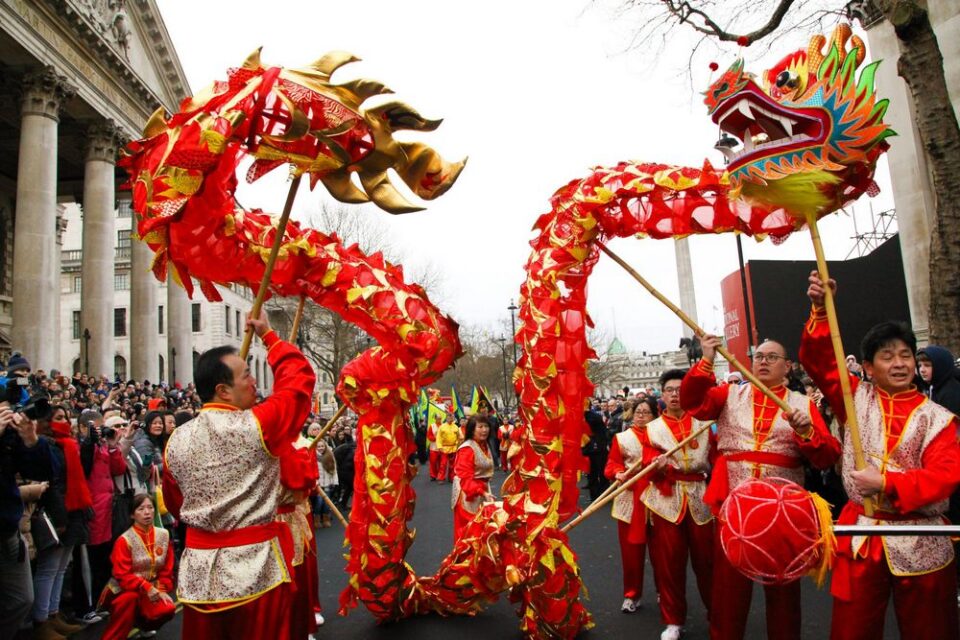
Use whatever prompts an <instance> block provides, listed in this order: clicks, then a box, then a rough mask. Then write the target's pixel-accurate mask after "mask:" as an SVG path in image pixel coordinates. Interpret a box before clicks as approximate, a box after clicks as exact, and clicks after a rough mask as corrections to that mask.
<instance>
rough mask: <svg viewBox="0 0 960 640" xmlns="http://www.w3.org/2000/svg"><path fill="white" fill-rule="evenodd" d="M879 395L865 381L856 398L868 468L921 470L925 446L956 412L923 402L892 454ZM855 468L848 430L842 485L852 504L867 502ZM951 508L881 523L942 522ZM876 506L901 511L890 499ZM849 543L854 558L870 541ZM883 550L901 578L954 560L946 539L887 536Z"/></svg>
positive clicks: (863, 520) (931, 507)
mask: <svg viewBox="0 0 960 640" xmlns="http://www.w3.org/2000/svg"><path fill="white" fill-rule="evenodd" d="M877 396H878V394H877V390H876V388H875V387H874V386H873V385H872V384H870V383H867V382H861V383H860V385H859V386H858V387H857V392H856V394H855V395H854V398H853V402H854V406H855V407H856V411H857V421H858V424H859V427H860V445H861V446H862V447H863V455H864V458H865V459H866V462H867V464H868V465H872V466H875V467H877V468H878V469H880V471H881V473H882V472H884V471H906V470H909V469H919V468H920V467H922V466H923V464H922V460H923V452H924V451H925V450H926V448H927V445H929V444H930V442H932V441H933V439H934V438H936V437H937V436H938V435H939V434H940V432H941V431H943V430H944V429H945V428H946V427H947V426H948V425H949V424H950V419H951V418H952V417H953V414H952V413H950V412H949V411H948V410H947V409H945V408H943V407H941V406H940V405H938V404H936V403H934V402H931V401H929V400H924V401H923V402H922V403H921V404H920V406H918V407H917V408H916V409H915V410H914V411H913V413H912V414H911V415H910V417H909V418H908V419H907V424H906V425H904V428H903V432H902V434H901V436H900V440H899V442H898V443H897V445H896V447H895V448H894V449H893V451H889V452H888V451H887V436H886V428H885V426H884V421H883V411H882V409H881V408H880V399H879V398H878V397H877ZM855 468H856V467H855V465H854V460H853V444H852V442H851V439H850V432H849V431H847V432H846V433H845V434H844V442H843V486H844V488H845V489H846V490H847V495H848V496H850V500H851V502H854V503H856V504H863V500H862V499H861V497H860V495H859V493H857V490H856V488H855V486H854V484H853V478H852V477H851V476H850V471H852V470H853V469H855ZM948 504H949V501H947V500H942V501H940V502H935V503H932V504H928V505H926V506H924V507H921V508H920V509H917V510H916V511H917V513H918V514H919V515H920V516H921V517H919V518H917V519H915V520H887V521H883V524H885V525H911V524H926V525H938V524H943V518H942V517H941V516H942V514H943V513H945V512H946V510H947V506H948ZM878 508H879V509H880V510H881V511H887V512H894V513H896V512H897V511H896V509H895V508H894V507H893V505H891V504H890V501H889V500H888V499H886V497H884V498H882V499H881V500H880V504H879V505H878ZM877 522H878V520H876V519H874V518H868V517H867V516H865V515H860V516H859V518H858V519H857V524H875V523H877ZM850 543H851V546H852V548H853V553H854V557H856V555H857V553H858V552H859V551H860V550H861V548H862V547H863V545H864V544H865V543H866V537H865V536H854V537H853V539H852V540H851V541H850ZM883 548H884V551H886V555H887V564H888V565H889V566H890V571H891V572H892V573H893V574H894V575H897V576H911V575H919V574H923V573H931V572H933V571H937V570H938V569H942V568H943V567H945V566H946V565H948V564H949V563H950V561H951V560H952V559H953V545H952V544H950V538H948V537H946V536H883Z"/></svg>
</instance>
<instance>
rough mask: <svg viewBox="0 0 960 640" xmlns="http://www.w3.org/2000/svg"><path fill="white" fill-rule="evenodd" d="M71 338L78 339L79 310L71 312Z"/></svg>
mask: <svg viewBox="0 0 960 640" xmlns="http://www.w3.org/2000/svg"><path fill="white" fill-rule="evenodd" d="M73 339H74V340H79V339H80V312H79V311H74V312H73Z"/></svg>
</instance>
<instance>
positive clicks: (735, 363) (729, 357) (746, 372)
mask: <svg viewBox="0 0 960 640" xmlns="http://www.w3.org/2000/svg"><path fill="white" fill-rule="evenodd" d="M595 242H596V244H597V246H598V247H600V250H601V251H603V252H604V253H606V254H607V255H608V256H610V257H611V258H613V261H614V262H616V263H617V264H619V265H620V266H621V267H623V268H624V269H625V270H626V272H627V273H629V274H630V275H631V276H633V279H634V280H636V281H637V282H639V283H640V285H641V286H642V287H643V288H644V289H646V290H647V291H649V292H650V293H651V294H653V297H654V298H656V299H657V300H659V301H660V302H662V303H663V304H664V305H665V306H666V307H667V308H668V309H670V311H673V312H674V313H675V314H676V315H677V317H678V318H680V320H682V321H683V323H684V324H685V325H687V326H688V327H690V328H691V329H693V332H694V333H695V334H696V335H697V336H698V337H702V336H705V335H706V334H707V332H706V331H704V330H703V329H701V328H700V325H698V324H697V323H696V322H694V321H693V320H692V319H691V318H690V316H688V315H687V314H685V313H684V312H683V310H682V309H681V308H680V307H678V306H677V305H675V304H673V302H671V301H670V300H669V299H668V298H667V297H666V296H664V295H663V294H662V293H660V292H659V291H657V290H656V289H655V288H654V286H653V285H652V284H650V283H649V282H647V280H646V279H645V278H644V277H643V276H641V275H640V274H639V273H637V271H636V270H635V269H634V268H633V267H631V266H630V265H629V264H627V263H626V262H625V261H624V260H623V258H621V257H620V256H618V255H617V254H615V253H614V252H613V251H610V249H608V248H607V246H606V245H605V244H603V243H602V242H600V241H599V240H596V241H595ZM717 353H719V354H720V355H721V356H723V357H724V359H725V360H726V361H727V362H729V363H730V366H731V367H733V368H734V369H736V370H737V371H739V372H740V373H741V374H742V375H743V377H744V378H746V379H747V380H748V381H749V382H750V384H752V385H753V386H754V387H756V388H757V389H758V390H759V391H760V392H761V393H762V394H763V395H765V396H767V397H768V398H770V399H771V400H772V401H773V402H774V403H776V405H777V406H778V407H780V409H782V410H783V412H784V413H790V412H792V411H793V407H791V406H790V405H789V404H787V402H786V400H784V399H783V398H781V397H780V396H778V395H777V394H775V393H774V392H773V391H771V390H770V388H769V387H767V385H765V384H763V383H762V382H760V380H759V379H758V378H757V377H756V376H755V375H753V371H751V370H750V369H748V368H747V367H745V366H743V365H742V364H741V363H740V361H739V360H737V359H736V358H734V357H733V354H731V353H730V352H729V351H727V350H726V348H724V347H722V346H720V347H717Z"/></svg>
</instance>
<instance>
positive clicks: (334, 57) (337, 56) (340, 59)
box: [309, 51, 360, 77]
mask: <svg viewBox="0 0 960 640" xmlns="http://www.w3.org/2000/svg"><path fill="white" fill-rule="evenodd" d="M359 61H360V58H358V57H357V56H355V55H353V54H352V53H347V52H346V51H331V52H329V53H327V54H324V56H323V57H322V58H320V59H319V60H317V61H316V62H314V63H312V64H310V65H309V66H310V67H312V68H314V69H316V70H317V71H319V72H320V73H323V74H326V75H327V76H328V77H329V76H332V75H333V72H334V71H336V70H337V69H339V68H340V67H342V66H343V65H345V64H350V63H351V62H359Z"/></svg>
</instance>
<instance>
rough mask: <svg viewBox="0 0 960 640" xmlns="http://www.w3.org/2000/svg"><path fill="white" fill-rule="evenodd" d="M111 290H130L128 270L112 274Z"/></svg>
mask: <svg viewBox="0 0 960 640" xmlns="http://www.w3.org/2000/svg"><path fill="white" fill-rule="evenodd" d="M113 290H114V291H129V290H130V272H129V271H128V272H124V273H115V274H113Z"/></svg>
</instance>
